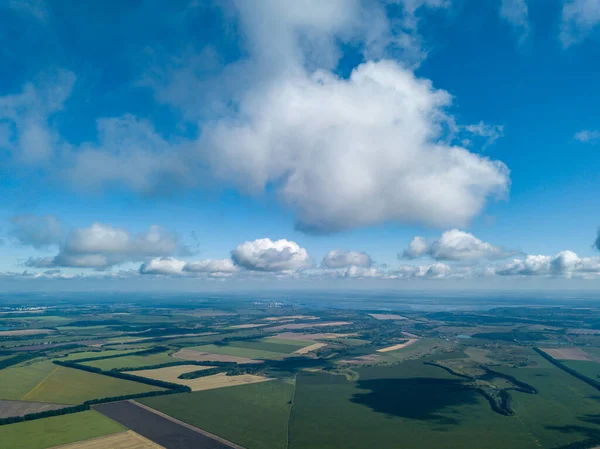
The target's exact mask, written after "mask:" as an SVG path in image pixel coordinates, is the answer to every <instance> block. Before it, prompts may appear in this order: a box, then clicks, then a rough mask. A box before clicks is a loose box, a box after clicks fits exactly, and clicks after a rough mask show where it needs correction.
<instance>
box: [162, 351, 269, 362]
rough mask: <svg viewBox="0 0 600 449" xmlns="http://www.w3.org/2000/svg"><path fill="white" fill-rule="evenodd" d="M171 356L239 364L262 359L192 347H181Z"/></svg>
mask: <svg viewBox="0 0 600 449" xmlns="http://www.w3.org/2000/svg"><path fill="white" fill-rule="evenodd" d="M173 357H175V358H176V359H182V360H191V361H195V362H231V363H238V364H240V365H243V364H256V363H262V360H254V359H249V358H247V357H234V356H231V355H223V354H211V353H209V352H200V351H196V350H193V349H182V350H180V351H178V352H176V353H175V354H173Z"/></svg>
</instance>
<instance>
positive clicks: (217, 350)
mask: <svg viewBox="0 0 600 449" xmlns="http://www.w3.org/2000/svg"><path fill="white" fill-rule="evenodd" d="M287 347H288V348H290V349H293V347H290V346H289V345H288V346H287ZM187 349H192V350H194V351H200V352H208V353H211V354H222V355H231V356H234V357H246V358H249V359H268V360H278V359H281V358H283V356H284V355H285V354H284V353H281V352H273V351H266V350H263V349H252V348H249V347H237V346H231V345H225V346H223V345H203V346H193V347H191V348H187ZM290 352H293V351H290Z"/></svg>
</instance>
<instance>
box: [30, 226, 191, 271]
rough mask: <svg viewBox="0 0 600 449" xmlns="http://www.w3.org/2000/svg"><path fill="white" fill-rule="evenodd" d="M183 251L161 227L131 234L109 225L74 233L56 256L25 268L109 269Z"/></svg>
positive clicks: (177, 239) (37, 261)
mask: <svg viewBox="0 0 600 449" xmlns="http://www.w3.org/2000/svg"><path fill="white" fill-rule="evenodd" d="M180 251H185V248H184V247H182V246H181V244H180V242H179V238H178V237H177V235H175V234H173V233H171V232H168V231H166V230H164V229H162V228H160V227H159V226H151V227H150V229H149V230H148V231H147V232H145V233H140V234H132V233H130V232H129V231H127V230H125V229H122V228H115V227H113V226H111V225H109V224H102V223H94V224H93V225H92V226H90V227H89V228H78V229H74V230H73V231H71V233H70V234H69V235H68V236H67V238H66V240H65V241H64V243H62V244H61V247H60V250H59V252H58V254H57V255H56V256H54V257H50V258H40V259H30V260H29V261H28V262H27V264H26V265H27V266H30V267H40V268H47V267H77V268H94V269H106V268H109V267H111V266H113V265H117V264H121V263H123V262H135V261H141V260H145V259H148V258H151V257H155V256H163V257H166V256H170V255H173V254H175V253H177V252H180Z"/></svg>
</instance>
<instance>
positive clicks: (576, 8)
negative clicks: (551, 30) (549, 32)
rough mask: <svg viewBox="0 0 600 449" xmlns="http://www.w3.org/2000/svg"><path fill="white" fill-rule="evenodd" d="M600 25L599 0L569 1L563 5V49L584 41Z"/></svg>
mask: <svg viewBox="0 0 600 449" xmlns="http://www.w3.org/2000/svg"><path fill="white" fill-rule="evenodd" d="M599 23H600V2H598V0H567V1H565V2H564V4H563V9H562V20H561V24H560V36H559V37H560V41H561V43H562V46H563V48H568V47H570V46H572V45H575V44H578V43H580V42H581V41H583V40H584V39H585V38H586V37H587V36H588V35H589V34H590V33H591V32H592V31H593V29H594V28H596V26H597V25H598V24H599Z"/></svg>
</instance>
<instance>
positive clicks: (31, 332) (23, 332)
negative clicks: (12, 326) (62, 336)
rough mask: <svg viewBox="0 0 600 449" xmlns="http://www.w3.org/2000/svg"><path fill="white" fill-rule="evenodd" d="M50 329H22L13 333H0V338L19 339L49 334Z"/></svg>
mask: <svg viewBox="0 0 600 449" xmlns="http://www.w3.org/2000/svg"><path fill="white" fill-rule="evenodd" d="M52 332H54V331H53V330H52V329H23V330H15V331H0V337H21V336H25V335H38V334H51V333H52Z"/></svg>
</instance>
